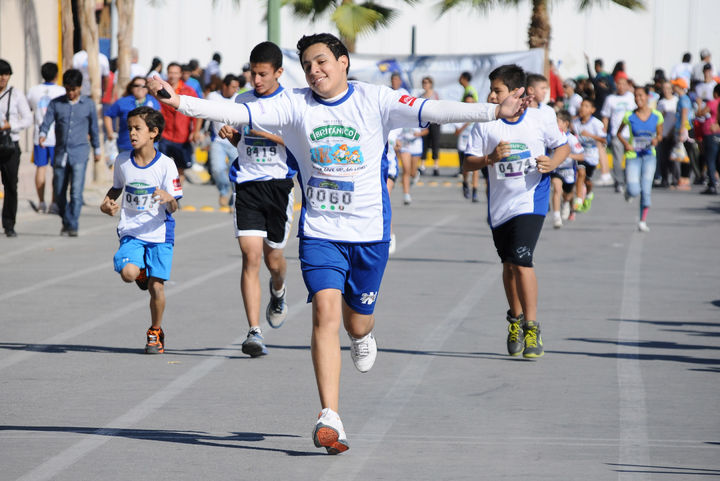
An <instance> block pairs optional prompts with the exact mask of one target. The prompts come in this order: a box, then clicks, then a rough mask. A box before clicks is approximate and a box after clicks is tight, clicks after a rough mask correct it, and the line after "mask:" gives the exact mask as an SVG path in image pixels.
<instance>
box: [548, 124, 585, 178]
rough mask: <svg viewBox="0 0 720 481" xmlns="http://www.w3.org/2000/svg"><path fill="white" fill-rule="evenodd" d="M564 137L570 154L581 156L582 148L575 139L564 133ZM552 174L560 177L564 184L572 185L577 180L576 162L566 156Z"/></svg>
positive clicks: (568, 133) (571, 135) (569, 133)
mask: <svg viewBox="0 0 720 481" xmlns="http://www.w3.org/2000/svg"><path fill="white" fill-rule="evenodd" d="M565 136H566V137H567V143H568V145H569V146H570V153H571V154H582V153H583V147H582V145H581V144H580V141H578V139H577V137H575V136H574V135H573V134H572V133H571V132H565ZM553 172H555V173H556V174H558V175H559V176H560V177H562V180H563V182H565V183H566V184H574V183H575V181H576V180H577V161H576V160H575V159H573V158H572V157H570V156H569V155H568V156H567V158H566V159H565V160H563V161H562V162H560V165H558V166H557V167H556V168H555V170H554V171H553Z"/></svg>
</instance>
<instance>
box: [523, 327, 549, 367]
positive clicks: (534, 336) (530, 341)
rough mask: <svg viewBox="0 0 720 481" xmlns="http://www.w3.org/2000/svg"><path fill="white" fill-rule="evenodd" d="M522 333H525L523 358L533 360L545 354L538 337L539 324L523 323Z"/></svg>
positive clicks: (540, 339) (540, 338)
mask: <svg viewBox="0 0 720 481" xmlns="http://www.w3.org/2000/svg"><path fill="white" fill-rule="evenodd" d="M523 331H524V333H525V350H523V357H525V358H528V359H534V358H537V357H541V356H542V355H543V354H545V350H544V349H543V343H542V337H540V324H539V323H537V322H536V321H525V323H524V324H523Z"/></svg>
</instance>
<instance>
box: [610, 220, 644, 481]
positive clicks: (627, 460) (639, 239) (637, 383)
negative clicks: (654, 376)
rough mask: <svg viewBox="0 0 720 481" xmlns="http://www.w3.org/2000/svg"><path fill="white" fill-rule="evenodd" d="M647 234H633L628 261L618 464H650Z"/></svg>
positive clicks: (628, 476)
mask: <svg viewBox="0 0 720 481" xmlns="http://www.w3.org/2000/svg"><path fill="white" fill-rule="evenodd" d="M644 237H645V236H644V235H642V234H634V235H633V236H632V238H631V240H630V246H629V248H628V251H627V257H626V259H625V273H624V279H623V291H622V292H623V297H622V304H621V308H620V319H621V321H620V323H619V326H618V334H617V340H618V344H617V379H618V396H619V401H620V403H619V404H620V406H619V411H620V413H619V422H620V436H619V437H620V444H619V453H618V464H619V465H621V466H622V465H639V466H649V465H650V452H649V449H648V434H647V411H646V405H645V384H644V382H643V377H642V370H641V368H640V362H639V361H638V356H639V347H638V344H637V343H638V340H639V337H640V333H639V330H640V327H639V326H640V323H638V322H636V321H637V320H639V319H640V266H641V260H642V251H643V239H644ZM649 479H650V475H649V474H647V473H638V472H619V473H618V480H620V481H626V480H628V481H629V480H632V481H638V480H641V481H642V480H649Z"/></svg>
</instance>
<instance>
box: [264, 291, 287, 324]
mask: <svg viewBox="0 0 720 481" xmlns="http://www.w3.org/2000/svg"><path fill="white" fill-rule="evenodd" d="M286 293H287V286H286V285H285V286H283V289H282V294H280V295H279V296H276V295H275V293H274V292H273V285H272V279H270V302H268V306H267V309H266V310H265V318H266V319H267V322H268V324H270V327H272V328H273V329H277V328H278V327H280V326H282V325H283V324H284V323H285V319H286V318H287V313H288V308H287V303H286V302H285V294H286Z"/></svg>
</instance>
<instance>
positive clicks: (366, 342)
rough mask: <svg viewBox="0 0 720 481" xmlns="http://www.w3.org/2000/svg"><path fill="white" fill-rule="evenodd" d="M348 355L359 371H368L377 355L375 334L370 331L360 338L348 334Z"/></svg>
mask: <svg viewBox="0 0 720 481" xmlns="http://www.w3.org/2000/svg"><path fill="white" fill-rule="evenodd" d="M348 336H349V337H350V357H351V358H352V360H353V363H354V364H355V367H356V368H357V370H358V371H360V372H368V371H369V370H370V369H371V368H372V367H373V364H375V358H376V357H377V343H376V342H375V336H373V333H372V332H370V333H368V334H367V335H366V336H364V337H361V338H360V339H355V338H354V337H352V336H350V334H348Z"/></svg>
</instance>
